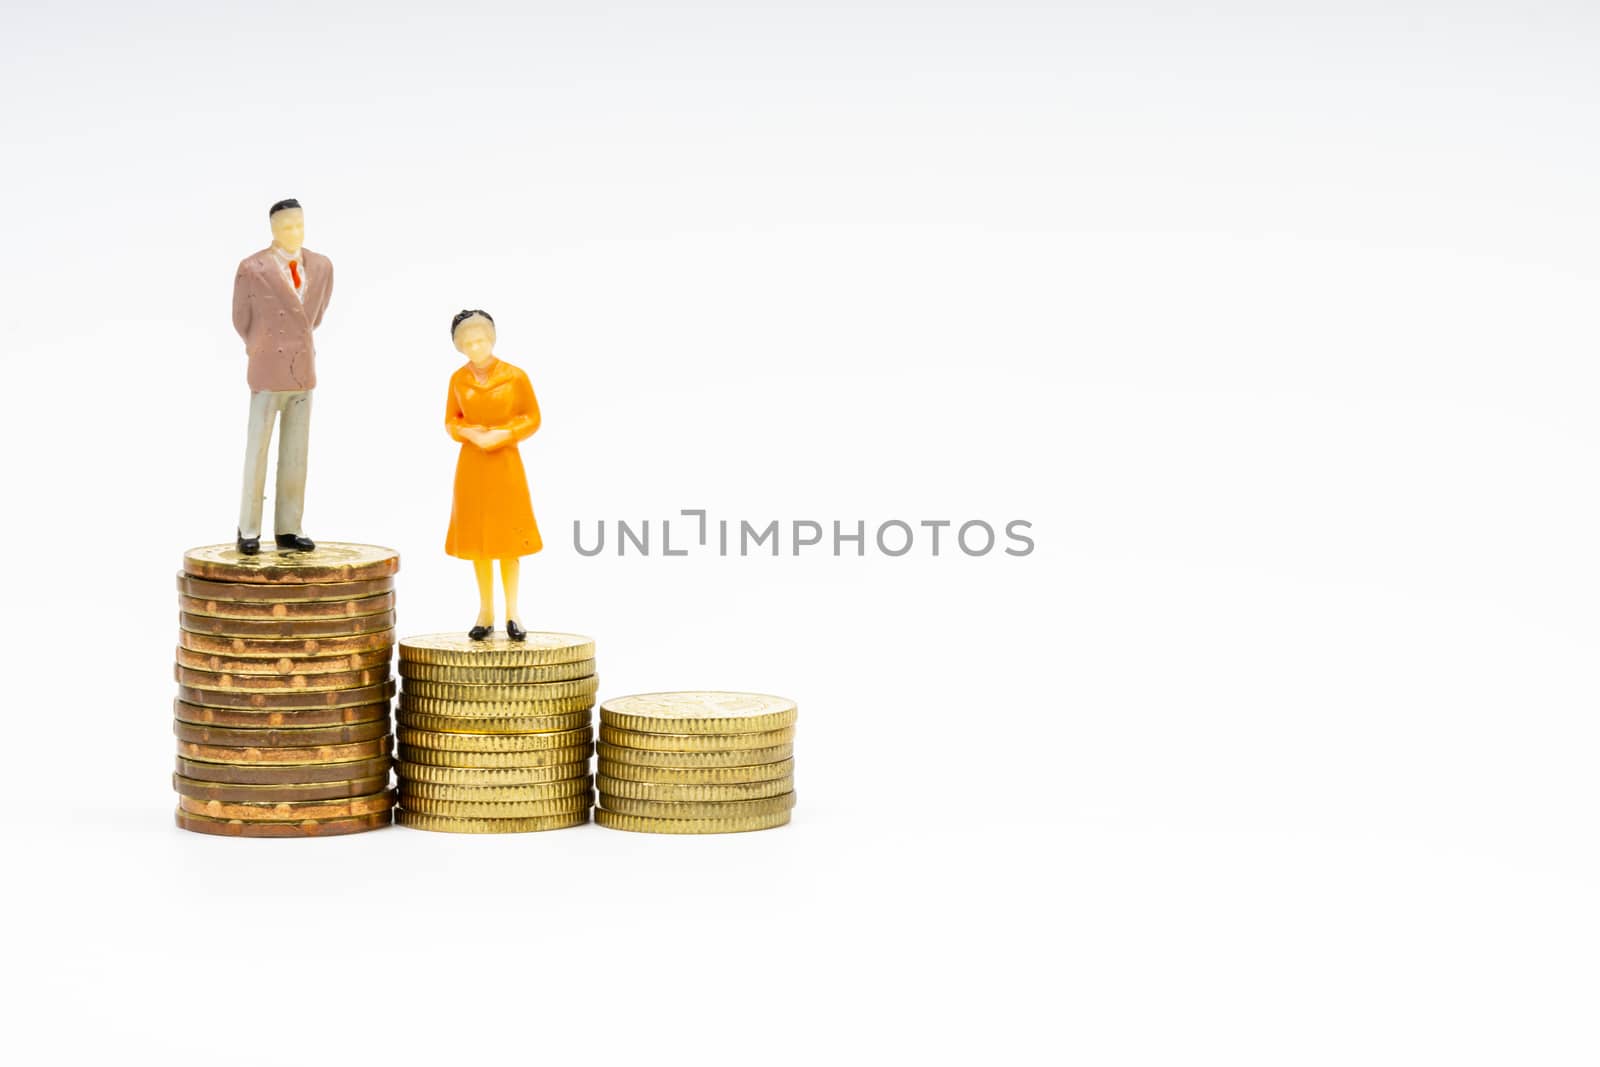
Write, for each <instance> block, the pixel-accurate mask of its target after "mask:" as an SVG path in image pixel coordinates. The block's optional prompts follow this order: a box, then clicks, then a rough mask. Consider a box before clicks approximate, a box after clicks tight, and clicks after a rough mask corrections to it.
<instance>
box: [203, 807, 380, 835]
mask: <svg viewBox="0 0 1600 1067" xmlns="http://www.w3.org/2000/svg"><path fill="white" fill-rule="evenodd" d="M173 814H174V817H175V818H176V820H177V823H178V826H179V828H180V829H183V830H193V831H194V832H195V833H199V834H217V835H219V836H221V837H335V836H337V835H339V834H359V833H361V832H362V831H363V830H376V829H378V828H380V827H383V826H388V825H389V824H390V823H391V822H392V821H393V819H394V810H393V809H392V808H385V809H383V810H382V811H375V812H373V813H372V814H371V815H356V816H352V817H350V818H347V819H307V820H305V821H304V822H243V821H240V820H236V819H212V818H208V817H207V816H204V815H192V814H190V813H189V812H187V811H184V810H183V809H182V808H179V809H178V810H177V811H176V812H174V813H173Z"/></svg>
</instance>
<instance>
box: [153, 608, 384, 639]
mask: <svg viewBox="0 0 1600 1067" xmlns="http://www.w3.org/2000/svg"><path fill="white" fill-rule="evenodd" d="M178 626H179V627H181V628H182V629H184V630H187V631H189V632H190V633H194V634H206V635H207V636H210V637H247V638H249V637H253V638H262V637H273V638H278V639H279V640H282V639H284V638H293V637H298V638H307V637H351V636H354V635H356V634H375V633H378V632H379V631H380V630H392V629H394V612H392V611H385V612H382V613H381V614H378V615H357V616H356V617H355V618H353V619H219V618H217V617H216V616H214V615H191V614H190V613H188V612H179V613H178Z"/></svg>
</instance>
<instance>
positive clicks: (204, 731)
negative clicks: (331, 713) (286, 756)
mask: <svg viewBox="0 0 1600 1067" xmlns="http://www.w3.org/2000/svg"><path fill="white" fill-rule="evenodd" d="M172 732H173V733H174V734H176V735H177V737H178V740H180V741H192V742H194V743H195V744H197V745H224V746H227V747H230V748H262V747H271V748H308V747H310V746H313V745H348V744H354V743H356V742H358V741H376V740H377V739H378V738H380V737H383V736H385V735H386V734H388V732H389V723H388V720H386V719H380V720H378V721H376V722H364V723H360V724H358V725H355V726H323V727H313V728H311V729H302V728H291V729H287V730H273V729H261V730H251V729H240V728H238V727H232V726H197V725H194V724H193V723H187V722H183V721H182V720H178V721H176V722H174V723H173V724H172Z"/></svg>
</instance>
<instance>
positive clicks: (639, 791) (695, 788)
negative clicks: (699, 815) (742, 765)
mask: <svg viewBox="0 0 1600 1067" xmlns="http://www.w3.org/2000/svg"><path fill="white" fill-rule="evenodd" d="M595 784H596V785H598V786H599V787H600V792H601V794H602V795H604V796H606V797H628V798H629V799H632V800H654V801H657V802H659V803H663V804H693V803H702V802H705V801H725V800H760V799H762V798H764V797H775V796H779V795H780V794H783V793H792V792H794V775H792V774H788V775H784V776H783V777H782V778H773V779H770V780H769V781H765V782H724V783H722V784H721V785H682V784H674V783H672V782H633V781H629V780H628V779H626V778H612V777H610V776H609V775H604V774H602V775H600V776H599V777H598V778H597V779H596V780H595ZM619 810H620V809H619Z"/></svg>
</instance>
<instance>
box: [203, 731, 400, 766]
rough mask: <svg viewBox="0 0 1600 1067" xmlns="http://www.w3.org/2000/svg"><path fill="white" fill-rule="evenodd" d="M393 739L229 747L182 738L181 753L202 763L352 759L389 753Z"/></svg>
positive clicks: (280, 762)
mask: <svg viewBox="0 0 1600 1067" xmlns="http://www.w3.org/2000/svg"><path fill="white" fill-rule="evenodd" d="M389 747H390V740H389V738H387V737H380V738H378V739H377V740H375V741H357V742H354V743H352V744H348V745H312V746H309V747H305V748H229V747H225V746H222V745H197V744H194V743H193V742H190V741H179V742H178V755H180V756H182V757H183V758H184V759H187V760H194V761H196V762H199V763H234V764H238V763H271V764H285V763H294V764H305V763H349V762H352V761H356V760H367V759H373V758H375V757H378V756H387V755H388V754H389Z"/></svg>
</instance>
